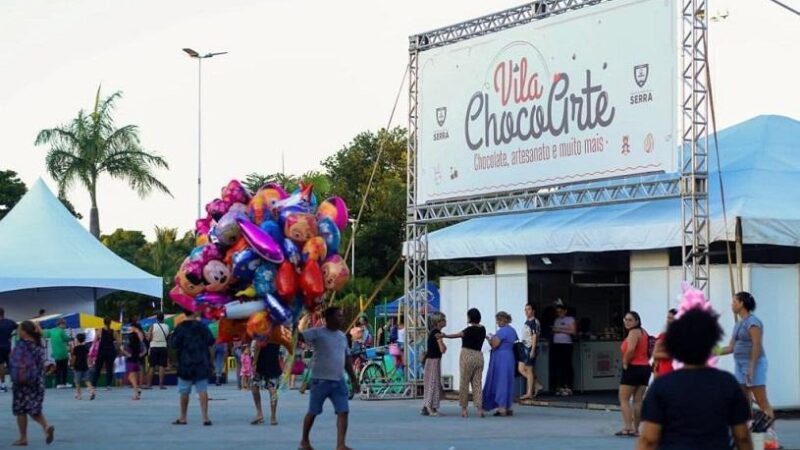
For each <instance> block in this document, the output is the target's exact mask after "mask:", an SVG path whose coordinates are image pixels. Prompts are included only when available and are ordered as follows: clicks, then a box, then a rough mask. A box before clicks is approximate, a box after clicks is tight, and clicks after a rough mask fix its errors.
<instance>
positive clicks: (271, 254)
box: [238, 216, 283, 264]
mask: <svg viewBox="0 0 800 450" xmlns="http://www.w3.org/2000/svg"><path fill="white" fill-rule="evenodd" d="M238 221H239V227H240V228H241V230H242V235H243V236H244V238H245V239H247V242H248V243H249V244H250V246H251V247H253V250H255V252H256V253H258V254H259V256H261V257H262V258H264V259H266V260H267V261H270V262H274V263H275V264H280V263H282V262H283V251H282V250H281V246H280V245H279V244H278V243H277V242H275V240H274V239H272V237H271V236H270V235H269V234H267V232H266V231H264V230H262V229H261V228H259V227H257V226H256V225H255V224H254V223H253V222H250V221H249V220H247V218H245V217H242V216H240V217H239V219H238Z"/></svg>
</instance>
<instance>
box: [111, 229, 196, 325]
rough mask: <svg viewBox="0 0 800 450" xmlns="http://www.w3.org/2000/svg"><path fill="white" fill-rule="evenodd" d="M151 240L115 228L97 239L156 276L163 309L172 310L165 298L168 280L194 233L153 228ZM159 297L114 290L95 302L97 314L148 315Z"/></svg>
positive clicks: (168, 286)
mask: <svg viewBox="0 0 800 450" xmlns="http://www.w3.org/2000/svg"><path fill="white" fill-rule="evenodd" d="M155 236H156V238H155V240H154V241H153V242H148V241H147V240H146V239H145V236H144V234H143V233H142V232H141V231H134V230H123V229H117V230H115V231H114V232H113V233H111V234H110V235H103V236H101V238H100V241H101V242H102V243H103V245H105V246H106V247H108V248H109V250H111V251H113V252H114V253H116V254H117V255H119V256H120V257H122V258H123V259H125V260H126V261H128V262H130V263H131V264H134V265H136V266H137V267H139V268H140V269H142V270H144V271H145V272H148V273H150V274H152V275H156V276H160V277H161V278H162V280H163V282H164V284H163V286H164V288H163V294H162V295H163V298H164V310H165V312H176V311H177V310H176V309H175V308H174V305H173V304H172V302H171V301H169V300H168V298H169V297H168V292H169V290H170V289H171V288H172V280H173V279H174V278H175V273H176V272H177V271H178V268H179V267H180V264H181V262H182V261H183V259H184V258H185V257H186V256H187V255H188V254H189V252H190V251H191V250H192V248H193V247H194V236H193V234H192V233H191V232H188V233H186V234H184V235H183V236H181V237H180V238H179V237H178V231H177V230H176V229H175V228H161V227H155ZM159 303H160V302H159V300H158V299H153V298H152V297H147V296H144V295H140V294H135V293H132V292H115V293H113V294H110V295H108V296H106V297H103V298H102V299H100V300H99V301H98V305H97V313H98V315H103V316H105V315H108V316H110V317H118V316H119V312H120V310H122V311H123V313H124V315H125V317H126V318H130V317H133V316H138V317H145V316H149V315H152V314H153V313H154V312H155V311H156V310H157V309H158V308H159Z"/></svg>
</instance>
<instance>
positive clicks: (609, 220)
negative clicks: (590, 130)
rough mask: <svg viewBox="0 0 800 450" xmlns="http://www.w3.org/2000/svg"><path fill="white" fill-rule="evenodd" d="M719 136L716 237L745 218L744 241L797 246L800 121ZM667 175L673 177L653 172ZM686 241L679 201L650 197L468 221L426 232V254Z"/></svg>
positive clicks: (730, 235) (712, 166) (761, 124)
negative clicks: (719, 176)
mask: <svg viewBox="0 0 800 450" xmlns="http://www.w3.org/2000/svg"><path fill="white" fill-rule="evenodd" d="M718 135H719V147H720V159H721V162H722V166H721V172H722V179H723V186H724V190H725V200H726V205H727V218H728V227H727V230H726V229H725V223H724V221H723V216H722V202H721V196H720V189H719V182H718V178H717V174H718V171H717V158H716V156H715V155H714V146H713V139H709V154H710V155H711V157H710V158H709V195H710V197H709V203H710V219H711V220H710V223H711V228H710V232H711V241H712V242H715V241H724V240H729V241H732V240H733V239H734V236H735V224H736V217H740V218H741V221H742V232H743V234H742V237H743V239H742V240H743V242H744V243H745V244H772V245H783V246H791V247H800V197H798V192H800V122H798V121H797V120H793V119H790V118H788V117H783V116H758V117H755V118H753V119H750V120H747V121H745V122H742V123H740V124H737V125H734V126H732V127H730V128H727V129H725V130H723V131H721V132H720V133H718ZM669 176H676V175H674V174H672V175H665V174H662V175H651V176H650V177H669ZM615 182H616V183H618V182H619V181H613V180H612V181H607V182H606V183H615ZM681 239H682V235H681V205H680V200H679V199H667V200H652V201H643V202H635V203H620V204H613V205H605V206H596V207H583V208H574V209H565V210H557V211H542V212H531V213H519V214H509V215H501V216H494V217H485V218H478V219H472V220H468V221H465V222H462V223H459V224H456V225H453V226H450V227H447V228H444V229H442V230H438V231H435V232H433V233H431V234H430V235H428V257H429V259H432V260H434V259H435V260H446V259H459V258H483V257H496V256H515V255H517V256H521V255H538V254H547V253H572V252H601V251H610V250H648V249H659V248H669V247H679V246H680V245H681Z"/></svg>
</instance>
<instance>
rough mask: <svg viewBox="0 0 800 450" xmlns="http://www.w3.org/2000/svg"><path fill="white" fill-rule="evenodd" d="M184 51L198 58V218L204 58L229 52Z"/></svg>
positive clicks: (200, 199) (200, 183)
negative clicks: (202, 53) (201, 52)
mask: <svg viewBox="0 0 800 450" xmlns="http://www.w3.org/2000/svg"><path fill="white" fill-rule="evenodd" d="M183 51H184V52H185V53H186V54H187V55H189V57H191V58H195V59H197V218H200V217H202V216H201V215H200V211H201V209H200V205H201V203H202V201H203V193H202V168H203V165H202V152H201V150H202V129H203V122H202V111H203V104H202V93H203V90H202V86H203V85H202V83H203V60H204V59H206V58H212V57H214V56H218V55H224V54H226V53H228V52H212V53H206V54H205V55H201V54H200V53H198V52H196V51H194V50H192V49H190V48H184V49H183Z"/></svg>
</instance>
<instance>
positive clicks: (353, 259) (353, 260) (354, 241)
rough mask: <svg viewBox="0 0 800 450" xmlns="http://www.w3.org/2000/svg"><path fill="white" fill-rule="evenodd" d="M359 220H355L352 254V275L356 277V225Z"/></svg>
mask: <svg viewBox="0 0 800 450" xmlns="http://www.w3.org/2000/svg"><path fill="white" fill-rule="evenodd" d="M357 224H358V222H357V221H355V220H354V221H353V238H352V241H353V253H351V254H350V277H351V278H353V279H355V278H356V225H357Z"/></svg>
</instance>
